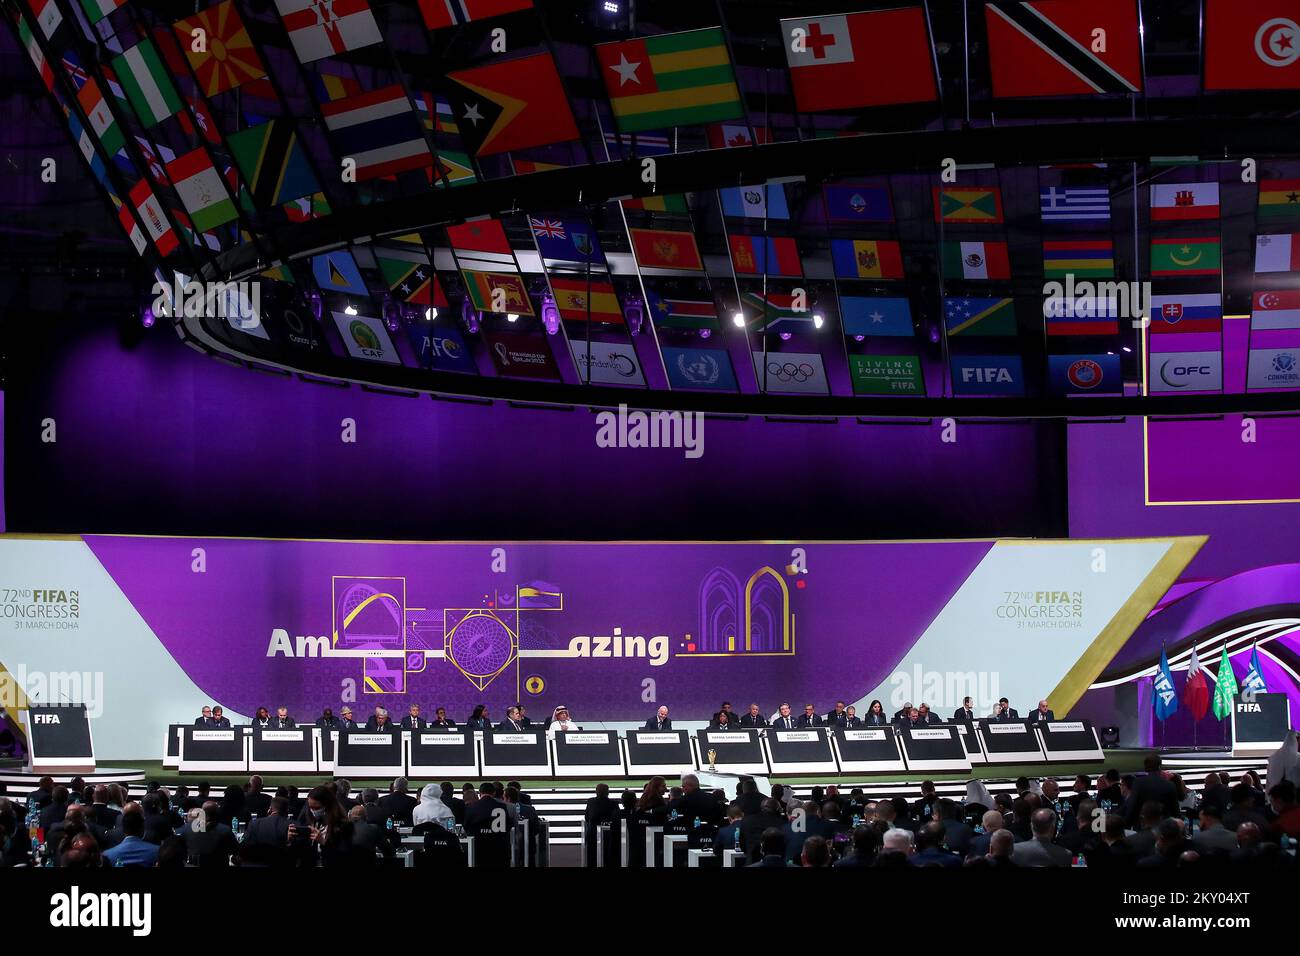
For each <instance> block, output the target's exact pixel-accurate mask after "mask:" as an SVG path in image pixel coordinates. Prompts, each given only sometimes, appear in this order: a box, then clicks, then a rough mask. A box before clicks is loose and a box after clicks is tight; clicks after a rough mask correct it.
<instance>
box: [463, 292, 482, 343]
mask: <svg viewBox="0 0 1300 956" xmlns="http://www.w3.org/2000/svg"><path fill="white" fill-rule="evenodd" d="M460 317H461V320H462V321H463V322H464V323H465V331H466V332H468V333H469V334H470V335H473V334H474V333H476V332H477V331H478V322H479V314H478V309H476V308H474V303H473V302H471V301H470V300H469V297H468V296H466V297H465V299H464V300H462V302H461V306H460Z"/></svg>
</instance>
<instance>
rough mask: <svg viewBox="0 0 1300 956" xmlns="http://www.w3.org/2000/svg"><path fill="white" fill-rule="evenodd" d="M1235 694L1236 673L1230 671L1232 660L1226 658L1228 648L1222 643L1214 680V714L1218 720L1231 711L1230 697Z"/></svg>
mask: <svg viewBox="0 0 1300 956" xmlns="http://www.w3.org/2000/svg"><path fill="white" fill-rule="evenodd" d="M1236 696H1237V675H1236V674H1234V673H1233V672H1232V661H1230V660H1228V648H1227V645H1224V648H1223V656H1222V657H1220V658H1219V677H1218V680H1216V681H1215V682H1214V716H1215V717H1218V718H1219V719H1220V720H1223V718H1225V717H1227V716H1228V715H1229V714H1231V713H1232V698H1234V697H1236Z"/></svg>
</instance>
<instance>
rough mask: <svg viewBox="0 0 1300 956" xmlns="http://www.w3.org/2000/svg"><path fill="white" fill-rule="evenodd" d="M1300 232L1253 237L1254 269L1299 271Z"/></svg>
mask: <svg viewBox="0 0 1300 956" xmlns="http://www.w3.org/2000/svg"><path fill="white" fill-rule="evenodd" d="M1298 237H1300V233H1286V232H1284V233H1280V234H1273V235H1269V236H1256V237H1255V271H1256V272H1257V273H1258V272H1300V241H1297V239H1298Z"/></svg>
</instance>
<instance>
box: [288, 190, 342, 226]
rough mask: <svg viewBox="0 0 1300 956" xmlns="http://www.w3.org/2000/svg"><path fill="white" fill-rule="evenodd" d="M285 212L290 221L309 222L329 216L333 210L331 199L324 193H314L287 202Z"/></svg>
mask: <svg viewBox="0 0 1300 956" xmlns="http://www.w3.org/2000/svg"><path fill="white" fill-rule="evenodd" d="M283 208H284V214H285V215H286V216H287V217H288V218H289V221H290V222H307V221H309V220H311V219H320V218H321V217H322V216H328V215H329V214H330V212H331V211H332V210H331V209H330V204H329V200H327V199H326V198H325V194H324V193H312V194H311V195H310V196H303V197H301V198H299V199H294V200H292V201H291V202H287V203H285V204H284V206H283Z"/></svg>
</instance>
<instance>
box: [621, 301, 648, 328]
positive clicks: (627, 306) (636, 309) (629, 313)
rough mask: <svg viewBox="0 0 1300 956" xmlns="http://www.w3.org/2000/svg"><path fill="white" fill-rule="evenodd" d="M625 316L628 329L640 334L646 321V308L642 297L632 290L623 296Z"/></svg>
mask: <svg viewBox="0 0 1300 956" xmlns="http://www.w3.org/2000/svg"><path fill="white" fill-rule="evenodd" d="M623 316H624V317H625V318H626V319H627V328H628V331H629V332H631V333H632V334H633V335H640V334H641V326H642V325H643V324H644V323H645V308H644V307H643V306H642V305H641V299H640V298H638V297H637V296H635V295H633V294H632V293H631V292H629V293H628V294H627V295H625V296H623Z"/></svg>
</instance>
